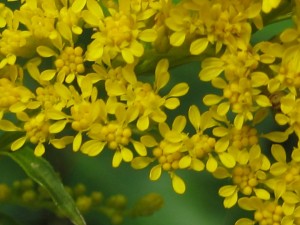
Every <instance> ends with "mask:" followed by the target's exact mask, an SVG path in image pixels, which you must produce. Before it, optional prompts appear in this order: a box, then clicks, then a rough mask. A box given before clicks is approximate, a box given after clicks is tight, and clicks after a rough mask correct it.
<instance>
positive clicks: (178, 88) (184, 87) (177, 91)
mask: <svg viewBox="0 0 300 225" xmlns="http://www.w3.org/2000/svg"><path fill="white" fill-rule="evenodd" d="M188 91H189V85H188V84H187V83H179V84H176V85H175V86H174V87H173V88H172V89H171V91H170V92H169V94H168V95H167V96H171V97H179V96H183V95H185V94H186V93H187V92H188Z"/></svg>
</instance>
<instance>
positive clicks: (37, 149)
mask: <svg viewBox="0 0 300 225" xmlns="http://www.w3.org/2000/svg"><path fill="white" fill-rule="evenodd" d="M44 153H45V146H44V145H43V144H42V143H39V144H38V145H37V146H36V147H35V149H34V154H35V155H36V156H42V155H43V154H44Z"/></svg>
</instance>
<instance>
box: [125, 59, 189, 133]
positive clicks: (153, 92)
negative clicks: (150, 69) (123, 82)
mask: <svg viewBox="0 0 300 225" xmlns="http://www.w3.org/2000/svg"><path fill="white" fill-rule="evenodd" d="M168 67H169V62H168V60H166V59H162V60H160V61H159V62H158V63H157V66H156V69H155V81H154V85H153V86H154V87H152V86H151V85H150V84H149V83H142V82H138V81H137V80H136V78H135V76H133V75H132V73H124V75H126V76H127V78H126V79H127V80H128V82H129V83H130V85H129V86H128V88H127V93H126V95H125V96H124V97H123V98H124V99H125V100H126V104H127V105H128V106H132V107H134V108H135V109H136V110H137V111H138V114H139V118H138V121H137V127H138V129H140V130H142V131H143V130H146V129H147V128H148V127H149V125H150V119H151V120H153V121H155V122H157V123H161V122H164V121H165V120H166V118H167V115H166V113H165V112H164V111H163V108H164V107H165V108H167V109H175V108H177V107H178V106H179V104H180V102H179V99H178V98H177V97H179V96H183V95H185V94H186V93H187V92H188V90H189V87H188V85H187V84H186V83H179V84H177V85H175V86H174V87H173V88H172V89H171V90H170V91H169V93H168V94H167V95H165V96H163V97H161V96H160V95H159V91H160V90H161V89H162V88H163V87H165V86H166V84H167V83H168V82H169V79H170V74H169V72H168Z"/></svg>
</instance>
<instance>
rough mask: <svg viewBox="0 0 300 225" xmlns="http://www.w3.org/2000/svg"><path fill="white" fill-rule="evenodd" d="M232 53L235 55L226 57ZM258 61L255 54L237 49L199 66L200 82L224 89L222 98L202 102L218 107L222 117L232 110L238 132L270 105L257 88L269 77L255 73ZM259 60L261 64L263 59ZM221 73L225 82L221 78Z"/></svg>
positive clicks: (207, 96) (212, 98) (206, 98)
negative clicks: (257, 113)
mask: <svg viewBox="0 0 300 225" xmlns="http://www.w3.org/2000/svg"><path fill="white" fill-rule="evenodd" d="M233 53H235V54H236V55H235V56H232V55H228V54H233ZM227 56H228V57H227ZM234 59H235V60H234ZM258 60H259V57H258V56H257V54H256V53H255V51H254V53H252V52H251V50H249V51H248V50H247V51H244V50H238V51H234V52H232V51H226V52H225V53H224V54H223V56H222V58H221V59H217V58H209V59H207V60H206V61H204V62H203V63H202V65H203V67H204V68H203V70H202V71H201V72H200V74H199V76H200V79H202V80H204V81H209V80H211V82H212V85H213V86H214V87H216V88H218V89H222V90H223V96H219V95H216V94H208V95H206V96H205V97H204V99H203V101H204V103H205V104H206V105H209V106H212V105H216V104H218V107H217V109H216V110H217V113H218V114H220V115H221V116H224V115H225V114H227V113H228V112H229V110H230V109H231V111H232V112H233V113H235V114H236V116H235V118H234V125H235V126H236V128H238V129H241V127H242V126H243V123H244V122H246V121H252V120H253V118H254V115H253V114H254V113H255V112H257V111H258V109H261V108H266V107H269V106H271V105H272V104H271V101H270V99H269V97H267V96H266V95H265V94H262V90H261V89H260V88H261V87H263V86H266V85H267V84H268V81H269V78H268V76H267V75H266V74H265V73H264V72H260V71H255V70H254V69H256V68H257V66H258ZM261 60H262V62H264V59H261ZM253 70H254V71H253ZM222 72H224V77H225V79H224V78H222V77H221V75H220V74H221V73H222ZM223 100H225V101H223Z"/></svg>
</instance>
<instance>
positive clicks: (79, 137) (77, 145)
mask: <svg viewBox="0 0 300 225" xmlns="http://www.w3.org/2000/svg"><path fill="white" fill-rule="evenodd" d="M81 143H82V134H81V132H78V133H77V134H76V136H75V138H74V141H73V151H74V152H77V151H78V150H79V148H80V146H81Z"/></svg>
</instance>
